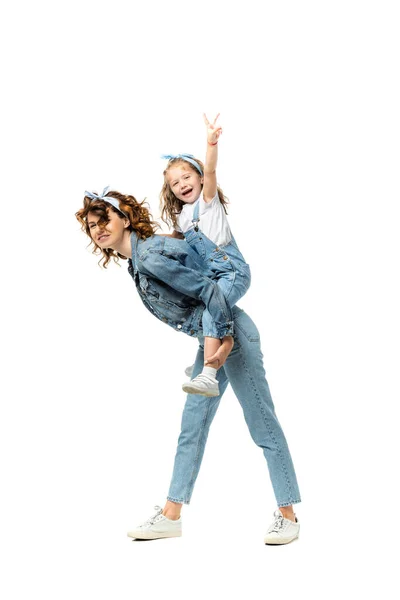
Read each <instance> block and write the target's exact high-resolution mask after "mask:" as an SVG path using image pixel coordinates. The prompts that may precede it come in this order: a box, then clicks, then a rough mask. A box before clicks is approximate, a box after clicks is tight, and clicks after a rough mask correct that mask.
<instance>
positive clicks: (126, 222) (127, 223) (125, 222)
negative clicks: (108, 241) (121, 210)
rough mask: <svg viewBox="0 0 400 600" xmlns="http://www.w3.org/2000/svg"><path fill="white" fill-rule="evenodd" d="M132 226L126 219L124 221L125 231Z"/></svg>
mask: <svg viewBox="0 0 400 600" xmlns="http://www.w3.org/2000/svg"><path fill="white" fill-rule="evenodd" d="M130 224H131V222H130V220H129V219H127V218H126V217H125V219H124V229H127V228H128V227H129V225H130Z"/></svg>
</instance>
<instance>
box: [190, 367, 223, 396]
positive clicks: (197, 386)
mask: <svg viewBox="0 0 400 600" xmlns="http://www.w3.org/2000/svg"><path fill="white" fill-rule="evenodd" d="M182 389H183V391H184V392H186V393H187V394H199V395H200V396H209V397H212V396H219V387H218V381H217V380H216V379H215V378H214V377H211V376H210V375H206V374H205V373H200V375H197V377H195V378H194V379H191V380H190V381H188V382H186V383H184V384H183V386H182Z"/></svg>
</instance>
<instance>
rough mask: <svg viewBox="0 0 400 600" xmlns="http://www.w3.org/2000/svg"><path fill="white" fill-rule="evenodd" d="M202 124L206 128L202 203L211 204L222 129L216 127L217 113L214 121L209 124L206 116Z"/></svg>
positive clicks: (215, 188)
mask: <svg viewBox="0 0 400 600" xmlns="http://www.w3.org/2000/svg"><path fill="white" fill-rule="evenodd" d="M203 116H204V122H205V124H206V127H207V150H206V160H205V163H204V183H203V199H204V202H207V203H208V202H211V201H212V200H213V198H214V197H215V194H216V193H217V160H218V139H219V136H220V135H221V133H222V127H220V126H219V125H216V122H217V119H218V117H219V113H218V114H217V116H216V117H215V119H214V121H213V122H212V123H210V121H209V120H208V119H207V117H206V115H203Z"/></svg>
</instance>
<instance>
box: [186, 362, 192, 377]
mask: <svg viewBox="0 0 400 600" xmlns="http://www.w3.org/2000/svg"><path fill="white" fill-rule="evenodd" d="M193 369H194V365H190V367H186V369H185V375H187V376H188V377H191V376H192V375H193Z"/></svg>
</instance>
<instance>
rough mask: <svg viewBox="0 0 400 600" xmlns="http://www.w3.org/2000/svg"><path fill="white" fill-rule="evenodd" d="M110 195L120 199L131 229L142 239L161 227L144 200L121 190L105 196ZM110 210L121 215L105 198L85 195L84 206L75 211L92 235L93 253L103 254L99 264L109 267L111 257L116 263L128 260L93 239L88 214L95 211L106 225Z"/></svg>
mask: <svg viewBox="0 0 400 600" xmlns="http://www.w3.org/2000/svg"><path fill="white" fill-rule="evenodd" d="M107 196H110V197H112V198H115V199H116V200H118V201H119V205H120V208H121V211H123V212H124V213H125V214H126V216H127V217H128V218H129V222H130V226H129V227H128V230H129V231H134V232H135V233H136V234H137V235H138V236H139V237H140V239H142V240H145V239H146V238H148V237H150V236H152V235H154V233H155V231H156V229H158V228H159V227H160V225H159V224H158V223H156V222H155V221H153V220H152V216H151V214H150V211H149V209H148V208H147V207H146V206H144V204H145V200H143V202H138V201H137V200H136V198H135V197H134V196H129V195H126V194H120V192H116V191H112V190H110V191H109V192H107V194H106V195H105V197H107ZM108 210H113V211H114V212H115V213H116V214H117V215H118V216H120V217H121V213H120V212H119V211H118V210H117V209H116V208H114V207H113V206H112V205H111V204H109V203H108V202H106V201H104V200H93V199H92V198H89V196H85V197H84V199H83V208H81V209H79V210H78V211H77V212H76V213H75V217H76V218H77V219H78V221H79V223H80V224H81V227H82V231H83V232H84V233H86V235H87V236H88V237H90V244H89V246H90V245H91V244H93V246H94V247H93V251H92V254H96V255H100V254H101V255H102V257H101V259H100V260H99V265H100V266H102V267H104V268H105V269H106V268H107V265H108V263H109V262H110V260H111V259H113V260H114V262H115V263H118V261H119V259H120V258H121V259H123V260H126V256H122V254H120V253H119V252H116V251H115V250H112V249H111V248H100V246H98V245H97V244H96V243H95V242H94V241H93V239H92V236H91V234H90V229H89V226H88V221H87V216H88V214H89V213H90V212H92V213H94V214H95V215H97V216H98V217H99V222H100V224H103V225H105V224H106V223H108V221H109V217H108V212H107V211H108Z"/></svg>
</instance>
